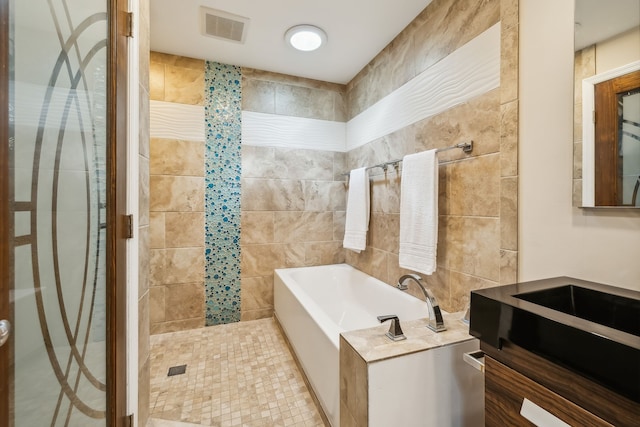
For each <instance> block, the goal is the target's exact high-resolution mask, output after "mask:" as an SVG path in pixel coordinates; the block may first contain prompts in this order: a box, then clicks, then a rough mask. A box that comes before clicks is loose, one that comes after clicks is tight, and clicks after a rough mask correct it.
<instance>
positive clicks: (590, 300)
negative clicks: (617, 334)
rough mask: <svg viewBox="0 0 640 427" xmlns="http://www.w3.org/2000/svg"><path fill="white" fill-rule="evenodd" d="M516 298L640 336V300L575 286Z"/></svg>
mask: <svg viewBox="0 0 640 427" xmlns="http://www.w3.org/2000/svg"><path fill="white" fill-rule="evenodd" d="M514 297H516V298H518V299H522V300H525V301H529V302H532V303H534V304H538V305H541V306H543V307H547V308H551V309H553V310H557V311H561V312H563V313H567V314H570V315H572V316H576V317H579V318H581V319H585V320H588V321H590V322H595V323H599V324H600V325H604V326H608V327H609V328H613V329H617V330H619V331H624V332H628V333H630V334H633V335H635V336H640V300H635V299H631V298H625V297H622V296H619V295H613V294H609V293H605V292H600V291H596V290H593V289H587V288H582V287H580V286H575V285H566V286H560V287H557V288H549V289H544V290H541V291H534V292H526V293H522V294H517V295H514Z"/></svg>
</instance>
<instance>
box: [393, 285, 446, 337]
mask: <svg viewBox="0 0 640 427" xmlns="http://www.w3.org/2000/svg"><path fill="white" fill-rule="evenodd" d="M407 280H413V281H414V282H416V283H417V284H418V286H420V289H422V293H423V294H424V298H425V300H426V301H427V308H428V309H429V324H428V325H427V327H428V328H429V329H431V330H432V331H435V332H442V331H445V330H446V329H447V328H446V326H444V320H443V318H442V312H441V311H440V306H439V305H438V300H436V297H435V296H434V295H433V294H432V293H431V291H430V290H428V289H427V288H425V287H424V285H423V284H422V277H420V276H418V275H417V274H405V275H404V276H402V277H401V278H400V279H399V280H398V284H397V287H398V289H400V290H402V291H406V290H407V289H408V288H409V286H408V285H406V284H405V282H406V281H407Z"/></svg>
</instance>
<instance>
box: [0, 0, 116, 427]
mask: <svg viewBox="0 0 640 427" xmlns="http://www.w3.org/2000/svg"><path fill="white" fill-rule="evenodd" d="M10 27H11V28H10V32H11V52H10V73H11V76H10V91H11V94H10V97H11V100H10V104H11V105H10V111H11V114H10V118H9V121H10V134H11V136H10V138H11V143H10V156H11V163H10V164H11V166H10V167H11V177H12V193H13V194H12V197H11V199H12V200H11V202H12V203H11V206H12V210H13V212H14V222H15V226H14V228H13V231H14V239H13V256H14V269H15V276H14V277H15V280H14V286H13V290H12V294H11V295H12V298H11V300H12V306H13V318H14V325H15V335H14V336H15V354H14V355H13V358H14V370H13V375H14V377H13V381H12V382H13V394H12V399H13V402H12V405H11V407H12V412H13V414H11V415H12V416H11V418H12V419H13V424H14V425H16V426H41V425H51V426H92V425H101V426H103V425H105V424H106V418H105V411H106V351H105V349H106V344H105V338H106V301H105V297H106V294H105V284H106V262H105V254H106V234H105V232H106V143H107V140H106V134H107V132H106V129H107V128H106V126H107V116H106V114H107V108H106V107H107V104H106V97H107V94H106V80H107V76H106V70H107V34H108V31H107V1H106V0H12V1H11V3H10Z"/></svg>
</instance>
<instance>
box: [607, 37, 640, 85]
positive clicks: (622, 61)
mask: <svg viewBox="0 0 640 427" xmlns="http://www.w3.org/2000/svg"><path fill="white" fill-rule="evenodd" d="M638 59H640V28H636V29H632V30H629V31H625V32H624V33H622V34H619V35H617V36H615V37H612V38H610V39H608V40H605V41H603V42H601V43H598V44H596V74H600V73H603V72H605V71H609V70H612V69H614V68H618V67H621V66H623V65H626V64H629V63H631V62H633V61H637V60H638Z"/></svg>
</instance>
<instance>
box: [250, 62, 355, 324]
mask: <svg viewBox="0 0 640 427" xmlns="http://www.w3.org/2000/svg"><path fill="white" fill-rule="evenodd" d="M344 91H345V87H344V86H342V85H336V84H331V83H326V82H319V81H315V80H308V79H303V78H299V77H292V76H286V75H282V74H276V73H269V72H265V71H258V70H253V69H248V68H243V69H242V109H243V110H246V111H255V112H260V113H267V114H280V115H287V116H294V117H305V118H313V119H320V120H333V121H345V116H346V113H345V111H346V108H345V98H344ZM343 171H344V153H335V152H327V151H319V150H302V149H286V148H270V147H269V148H267V147H251V146H243V147H242V231H241V239H240V242H241V251H242V259H241V279H242V291H241V292H242V294H241V318H242V320H251V319H258V318H262V317H269V316H271V315H272V314H273V270H274V269H276V268H285V267H304V266H311V265H322V264H333V263H340V262H344V252H343V250H342V237H343V230H344V209H345V187H344V182H343V181H344V180H343V179H342V178H341V177H339V176H337V175H339V174H340V173H342V172H343ZM336 178H337V179H336Z"/></svg>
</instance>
